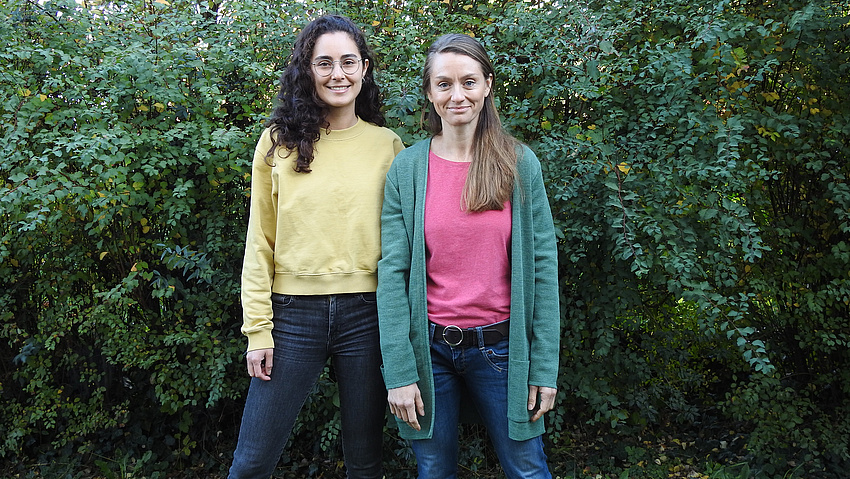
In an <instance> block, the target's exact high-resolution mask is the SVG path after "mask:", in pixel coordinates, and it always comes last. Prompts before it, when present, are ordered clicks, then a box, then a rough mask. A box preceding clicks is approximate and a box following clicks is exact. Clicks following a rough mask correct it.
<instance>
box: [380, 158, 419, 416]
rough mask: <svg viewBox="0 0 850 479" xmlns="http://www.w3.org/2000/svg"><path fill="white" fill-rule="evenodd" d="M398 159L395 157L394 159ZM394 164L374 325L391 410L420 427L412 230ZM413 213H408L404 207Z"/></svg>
mask: <svg viewBox="0 0 850 479" xmlns="http://www.w3.org/2000/svg"><path fill="white" fill-rule="evenodd" d="M396 161H397V162H398V159H396ZM398 181H399V179H398V163H394V164H393V166H392V167H390V171H389V173H388V174H387V181H386V185H385V187H384V203H383V208H382V212H381V253H382V254H381V260H380V261H379V262H378V294H377V296H378V323H379V326H380V330H381V354H382V356H383V360H384V364H385V365H387V364H389V365H392V366H391V367H385V368H383V373H384V382H385V383H386V386H387V389H388V396H387V400H388V402H389V403H390V410H391V411H392V413H393V414H394V415H395V416H396V417H398V418H400V419H402V420H403V421H405V422H407V423H408V424H410V425H411V427H413V428H414V429H419V422H418V418H417V414H416V413H417V412H418V413H419V415H424V406H423V404H422V397H421V394H420V392H419V387H418V386H417V384H416V383H417V382H418V381H419V375H418V373H417V370H416V360H415V355H414V352H413V345H412V344H411V341H410V328H411V313H410V310H411V308H410V299H409V296H408V291H409V287H410V269H411V258H412V249H411V244H412V240H411V238H410V235H411V234H412V228H411V227H410V226H409V225H408V223H407V221H412V215H410V216H411V217H410V218H408V219H407V220H406V219H405V214H404V213H405V211H404V204H403V203H404V201H403V198H402V194H401V192H400V190H399V186H398ZM408 213H412V211H408Z"/></svg>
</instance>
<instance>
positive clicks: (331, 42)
mask: <svg viewBox="0 0 850 479" xmlns="http://www.w3.org/2000/svg"><path fill="white" fill-rule="evenodd" d="M360 59H361V55H360V51H359V50H358V49H357V44H356V43H354V40H352V39H351V37H350V36H349V35H348V34H347V33H345V32H330V33H325V34H323V35H322V36H320V37H319V38H318V39H317V40H316V45H315V46H314V47H313V56H312V58H311V60H310V61H311V62H312V63H313V64H314V66H313V67H312V68H311V72H312V74H313V83H314V86H315V87H316V93H317V94H318V95H319V98H320V99H321V100H322V101H323V102H324V103H325V104H327V105H328V107H330V109H331V115H333V116H341V114H342V115H348V114H350V115H352V116H353V115H354V101H355V100H356V99H357V95H359V94H360V89H361V88H362V87H363V77H364V76H365V75H366V70H367V69H368V68H369V60H363V61H362V62H361V61H360ZM352 60H353V61H355V62H358V65H359V68H357V70H356V71H355V72H354V73H350V74H349V73H345V72H344V71H343V70H342V65H343V64H344V63H345V62H346V61H349V62H350V61H352ZM322 62H332V63H331V64H332V65H333V69H332V71H331V73H330V75H328V76H321V74H320V73H319V72H318V71H317V68H316V67H315V64H317V63H322Z"/></svg>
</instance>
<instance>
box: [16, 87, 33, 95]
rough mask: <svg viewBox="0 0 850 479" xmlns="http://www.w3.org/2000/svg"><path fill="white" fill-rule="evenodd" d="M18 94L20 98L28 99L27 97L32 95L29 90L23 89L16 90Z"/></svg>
mask: <svg viewBox="0 0 850 479" xmlns="http://www.w3.org/2000/svg"><path fill="white" fill-rule="evenodd" d="M18 93H20V94H21V96H22V97H28V96H30V95H32V92H31V91H30V89H29V88H24V89H23V90H18Z"/></svg>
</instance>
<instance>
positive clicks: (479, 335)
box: [475, 326, 485, 351]
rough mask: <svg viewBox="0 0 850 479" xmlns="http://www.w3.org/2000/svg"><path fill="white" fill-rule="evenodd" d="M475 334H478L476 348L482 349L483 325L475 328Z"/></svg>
mask: <svg viewBox="0 0 850 479" xmlns="http://www.w3.org/2000/svg"><path fill="white" fill-rule="evenodd" d="M475 334H476V335H477V336H478V349H479V350H482V351H483V350H484V344H485V343H484V327H483V326H478V327H476V328H475Z"/></svg>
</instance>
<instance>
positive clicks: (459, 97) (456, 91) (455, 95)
mask: <svg viewBox="0 0 850 479" xmlns="http://www.w3.org/2000/svg"><path fill="white" fill-rule="evenodd" d="M463 99H464V96H463V89H462V87H461V86H460V85H455V86H453V87H452V101H454V102H461V101H463Z"/></svg>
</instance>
